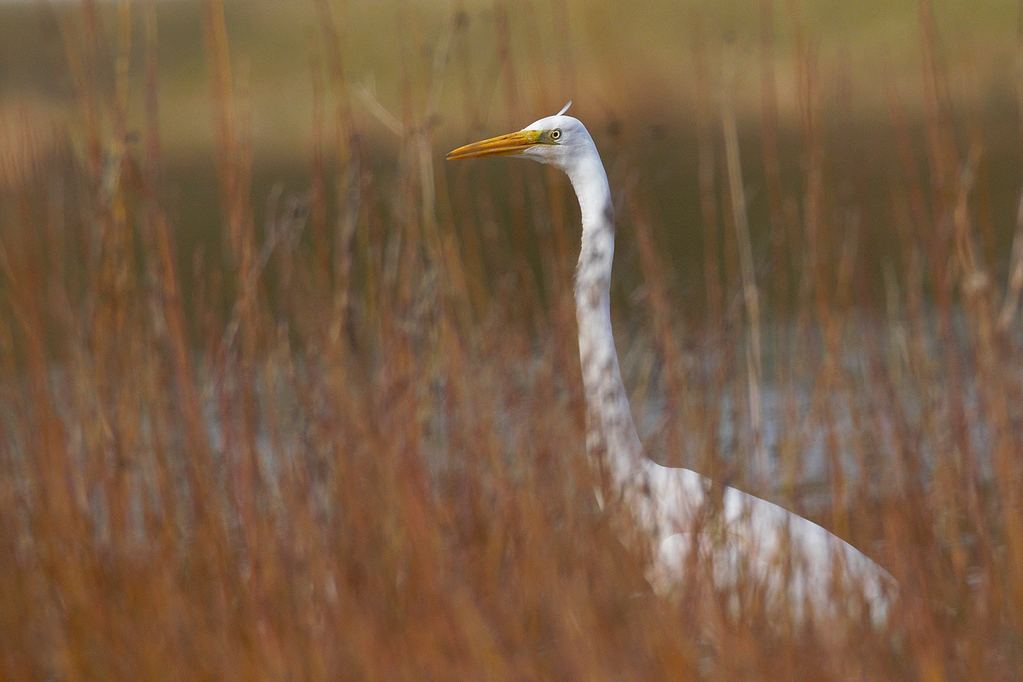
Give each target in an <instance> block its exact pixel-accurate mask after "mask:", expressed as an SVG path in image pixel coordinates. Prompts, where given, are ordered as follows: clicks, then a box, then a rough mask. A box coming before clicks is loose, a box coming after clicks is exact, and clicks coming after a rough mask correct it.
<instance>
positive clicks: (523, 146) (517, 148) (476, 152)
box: [448, 130, 540, 161]
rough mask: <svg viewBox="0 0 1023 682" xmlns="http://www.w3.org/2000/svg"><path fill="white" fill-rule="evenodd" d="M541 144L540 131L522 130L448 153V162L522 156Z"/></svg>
mask: <svg viewBox="0 0 1023 682" xmlns="http://www.w3.org/2000/svg"><path fill="white" fill-rule="evenodd" d="M539 142H540V131H539V130H520V131H519V132H517V133H508V134H507V135H499V136H498V137H492V138H490V139H489V140H483V141H481V142H473V143H472V144H467V145H465V146H464V147H459V148H458V149H455V150H454V151H450V152H448V160H449V161H453V160H455V159H471V158H474V157H477V156H504V155H506V154H521V153H522V152H524V151H525V150H527V149H529V148H530V147H532V146H533V145H535V144H539Z"/></svg>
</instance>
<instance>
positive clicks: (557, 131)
mask: <svg viewBox="0 0 1023 682" xmlns="http://www.w3.org/2000/svg"><path fill="white" fill-rule="evenodd" d="M551 139H552V140H560V139H561V128H555V129H554V130H552V131H551Z"/></svg>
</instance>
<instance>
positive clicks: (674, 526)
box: [449, 107, 898, 625]
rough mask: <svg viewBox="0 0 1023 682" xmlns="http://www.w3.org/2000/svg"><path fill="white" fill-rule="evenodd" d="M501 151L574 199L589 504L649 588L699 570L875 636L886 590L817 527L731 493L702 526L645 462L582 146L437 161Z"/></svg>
mask: <svg viewBox="0 0 1023 682" xmlns="http://www.w3.org/2000/svg"><path fill="white" fill-rule="evenodd" d="M566 108H567V107H566ZM563 113H564V110H562V114H563ZM538 131H539V132H538ZM502 144H503V145H505V148H507V149H509V150H510V151H509V152H507V153H515V154H520V155H521V156H524V157H526V158H531V159H534V160H536V161H540V162H542V163H549V164H551V165H554V166H557V167H558V168H561V169H562V170H563V171H565V173H566V174H567V175H568V177H569V179H570V180H571V182H572V186H573V188H574V189H575V191H576V195H577V196H578V199H579V208H580V212H581V215H582V227H583V230H582V246H581V248H580V252H579V262H578V265H577V268H576V277H575V300H576V316H577V321H578V325H579V355H580V362H581V366H582V378H583V389H584V392H585V397H586V408H587V415H586V417H587V420H586V421H587V437H586V448H587V453H588V454H589V456H590V458H591V460H593V461H594V463H595V465H596V466H598V467H599V469H600V471H601V473H602V476H603V481H604V488H603V490H598V491H597V497H598V502H600V503H601V506H603V504H604V498H605V495H604V493H610V494H612V495H614V496H616V497H617V499H618V500H620V501H621V502H622V503H623V504H624V505H625V507H626V508H627V509H628V511H629V513H630V515H631V518H632V520H633V522H634V523H635V525H636V527H637V530H639V531H640V532H641V533H643V535H644V537H647V538H649V541H650V543H651V550H652V552H651V555H652V561H651V565H650V568H649V571H648V574H647V578H648V580H649V581H650V583H651V585H652V587H653V588H654V589H655V590H656V591H657V592H659V593H661V594H669V593H671V592H672V590H673V589H674V588H675V587H676V586H677V585H678V584H679V583H680V582H682V581H684V580H685V579H686V576H687V569H690V568H692V567H694V566H704V567H708V568H709V572H710V574H711V576H712V578H713V582H714V587H715V588H716V589H717V590H721V591H726V592H727V591H729V590H734V589H736V588H738V587H739V586H740V585H741V584H742V583H743V581H744V580H746V579H749V580H751V581H753V583H754V584H757V585H760V586H762V587H763V595H764V598H765V600H766V602H767V604H768V606H769V607H770V606H771V605H781V606H784V602H786V601H787V602H788V606H789V607H790V608H791V609H792V611H791V613H792V615H793V617H794V618H795V619H796V620H797V621H801V620H803V619H804V618H806V617H807V616H810V617H812V618H814V619H818V618H822V617H825V618H828V617H848V616H850V615H853V616H855V615H856V613H858V612H861V611H862V609H861V607H862V606H864V605H865V606H866V607H867V608H869V611H870V613H869V616H870V618H871V619H872V620H873V622H874V623H875V625H879V624H881V623H883V622H884V621H885V619H886V618H887V616H888V613H889V611H890V606H891V603H892V600H893V599H894V597H895V595H896V594H897V589H898V588H897V584H896V583H895V581H894V580H893V579H892V577H891V576H890V575H889V574H888V573H887V572H886V571H885V570H884V569H883V568H881V567H880V566H878V565H877V564H876V563H874V562H873V561H871V560H870V559H869V558H868V557H867V556H866V555H864V554H863V553H861V552H860V551H858V550H857V549H855V548H854V547H852V546H851V545H849V544H848V543H846V542H844V541H843V540H841V539H840V538H838V537H837V536H835V535H833V534H832V533H829V532H828V531H826V530H825V529H824V528H822V527H820V526H818V525H817V524H815V523H812V522H811V521H808V520H807V519H804V518H802V517H800V516H797V515H796V514H793V513H791V512H788V511H786V510H785V509H783V508H781V507H779V506H777V505H775V504H772V503H770V502H767V501H765V500H761V499H759V498H756V497H753V496H752V495H748V494H746V493H743V492H741V491H739V490H735V489H733V488H725V489H724V491H723V493H722V495H721V498H720V500H719V508H718V509H716V511H717V513H713V514H710V515H708V514H706V513H705V512H707V511H714V510H715V509H714V508H713V507H711V506H709V505H708V500H709V499H710V490H711V488H710V482H709V481H708V479H706V478H704V477H703V476H701V475H699V474H697V473H696V472H694V471H690V470H688V469H680V468H670V467H664V466H661V465H659V464H657V463H655V462H653V461H652V460H650V459H649V458H648V457H646V455H645V454H644V453H643V448H642V446H641V445H640V442H639V438H638V436H637V434H636V427H635V424H634V422H633V419H632V414H631V412H630V409H629V402H628V398H627V396H626V393H625V388H624V385H623V383H622V377H621V370H620V368H619V365H618V354H617V352H616V350H615V343H614V335H613V333H612V329H611V313H610V284H611V266H612V261H613V258H614V238H615V229H614V210H613V208H612V203H611V194H610V189H609V186H608V182H607V175H606V174H605V171H604V166H603V164H602V163H601V160H600V155H599V154H598V152H597V149H596V146H595V145H594V144H593V139H592V138H591V137H590V134H589V132H588V131H587V130H586V128H585V127H584V126H583V124H582V123H581V122H579V121H578V120H577V119H575V118H572V117H571V116H563V115H561V114H558V115H557V116H550V117H547V118H544V119H540V120H539V121H536V122H535V123H533V124H532V125H530V126H528V127H526V128H524V129H523V130H522V131H521V132H520V133H513V134H510V135H507V136H503V137H501V138H493V139H492V140H488V141H484V142H481V143H476V145H468V146H467V147H463V148H461V149H459V150H455V152H452V155H451V156H449V158H461V156H460V155H461V154H464V153H466V152H474V150H476V149H480V150H483V149H486V150H487V151H486V154H487V155H489V154H491V153H494V150H495V149H500V148H501V145H502ZM501 153H503V152H501ZM479 155H483V154H479ZM708 518H709V522H708V521H707V519H708ZM694 552H695V553H694Z"/></svg>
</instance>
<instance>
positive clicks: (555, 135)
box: [447, 102, 596, 172]
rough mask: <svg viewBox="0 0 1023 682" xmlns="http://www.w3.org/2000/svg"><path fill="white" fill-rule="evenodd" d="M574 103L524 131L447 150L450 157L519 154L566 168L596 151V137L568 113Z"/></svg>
mask: <svg viewBox="0 0 1023 682" xmlns="http://www.w3.org/2000/svg"><path fill="white" fill-rule="evenodd" d="M571 104H572V103H571V102H569V103H568V104H566V105H565V108H564V109H562V110H561V111H559V112H558V113H557V114H555V115H554V116H548V117H546V118H541V119H540V120H539V121H535V122H533V123H531V124H529V125H528V126H526V127H525V128H523V129H522V130H520V131H518V132H515V133H508V134H507V135H499V136H497V137H492V138H490V139H489V140H482V141H480V142H473V143H472V144H467V145H465V146H464V147H459V148H458V149H455V150H454V151H451V152H448V156H447V158H448V160H455V159H471V158H475V157H478V156H520V157H523V158H527V159H533V160H534V161H539V162H540V163H549V164H551V165H552V166H556V167H558V168H560V169H562V170H564V171H566V172H567V171H568V170H569V166H571V165H572V164H573V163H575V162H576V160H577V159H579V158H581V157H582V156H584V155H586V154H588V153H596V149H595V147H594V145H593V139H592V138H591V137H590V134H589V132H588V131H587V130H586V127H585V126H584V125H583V124H582V123H581V122H580V121H579V120H578V119H576V118H573V117H571V116H565V111H567V110H568V107H569V106H570V105H571Z"/></svg>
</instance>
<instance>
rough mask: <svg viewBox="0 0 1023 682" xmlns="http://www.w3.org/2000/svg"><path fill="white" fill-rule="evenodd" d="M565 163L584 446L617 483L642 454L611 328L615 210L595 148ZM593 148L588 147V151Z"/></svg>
mask: <svg viewBox="0 0 1023 682" xmlns="http://www.w3.org/2000/svg"><path fill="white" fill-rule="evenodd" d="M589 146H590V147H591V148H592V153H586V154H583V155H581V156H579V157H578V159H577V162H576V163H573V164H572V165H571V166H569V167H567V168H565V169H564V170H565V172H566V173H567V174H568V177H569V179H570V180H571V181H572V187H573V188H574V189H575V192H576V195H577V196H578V198H579V207H580V210H581V213H582V223H583V235H582V248H581V249H580V251H579V263H578V265H577V266H576V271H575V306H576V319H577V321H578V324H579V357H580V360H581V363H582V373H583V389H584V392H585V396H586V408H587V411H586V450H587V453H588V454H589V455H590V456H591V457H592V458H595V459H598V460H600V459H602V460H603V461H604V463H605V464H606V466H607V472H608V473H609V474H610V475H611V479H612V482H613V483H615V484H616V486H621V485H622V484H624V483H626V482H627V481H628V480H629V479H630V477H631V476H633V475H634V473H635V469H636V465H637V463H638V462H639V461H640V460H641V458H642V457H643V448H642V446H641V445H640V442H639V437H638V436H637V435H636V425H635V423H633V421H632V413H631V412H630V410H629V400H628V397H627V395H626V393H625V386H624V384H623V383H622V372H621V369H620V368H619V366H618V354H617V352H616V351H615V342H614V336H613V335H612V332H611V300H610V289H611V262H612V260H613V258H614V248H615V226H614V209H613V208H612V205H611V191H610V189H609V187H608V184H607V175H606V173H605V172H604V166H603V164H601V162H600V156H599V154H598V153H597V149H596V147H595V146H593V145H592V142H591V143H590V145H589ZM587 152H589V150H587Z"/></svg>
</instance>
